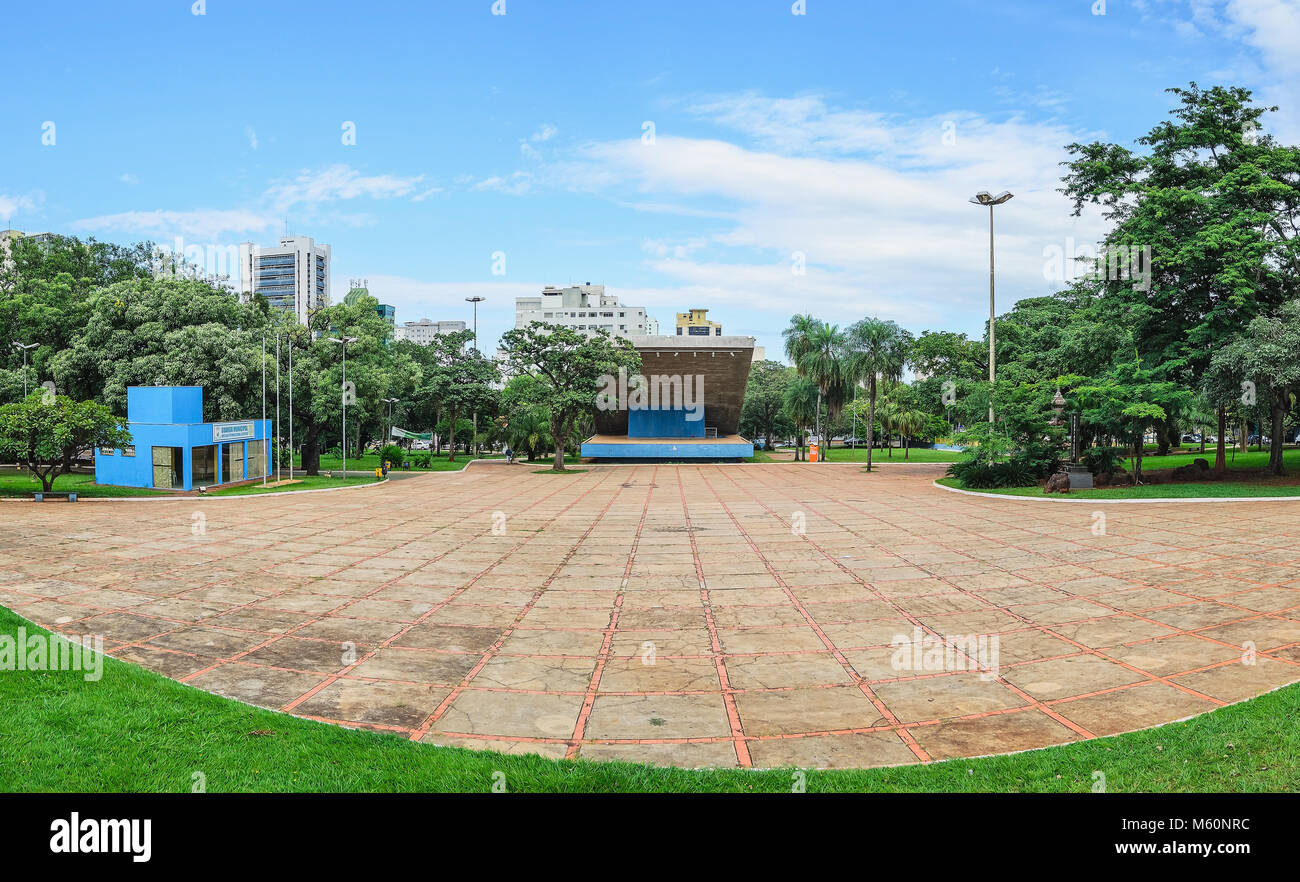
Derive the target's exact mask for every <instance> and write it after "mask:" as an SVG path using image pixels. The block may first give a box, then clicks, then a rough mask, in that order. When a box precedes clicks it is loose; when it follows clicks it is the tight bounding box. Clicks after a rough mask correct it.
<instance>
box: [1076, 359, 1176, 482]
mask: <svg viewBox="0 0 1300 882" xmlns="http://www.w3.org/2000/svg"><path fill="white" fill-rule="evenodd" d="M1063 379H1064V381H1065V382H1066V383H1067V384H1072V381H1073V380H1074V379H1076V378H1068V377H1067V378H1063ZM1072 394H1073V395H1074V396H1075V397H1076V399H1077V401H1078V402H1079V404H1080V409H1081V416H1082V418H1083V419H1086V420H1088V421H1089V422H1091V423H1093V424H1097V425H1102V426H1104V427H1106V429H1107V430H1108V431H1109V432H1110V433H1111V434H1114V435H1116V436H1119V437H1127V438H1129V439H1131V442H1130V443H1131V444H1132V445H1133V449H1134V452H1135V459H1134V467H1133V481H1134V483H1135V484H1140V483H1141V482H1142V459H1143V455H1144V453H1145V448H1146V443H1145V437H1146V433H1147V431H1148V430H1150V429H1152V428H1153V427H1155V426H1157V425H1160V424H1162V423H1164V422H1165V420H1166V419H1168V417H1169V414H1171V413H1176V412H1177V411H1178V410H1179V409H1181V408H1185V407H1187V405H1188V402H1189V401H1190V399H1191V392H1190V391H1189V390H1188V389H1185V388H1182V387H1181V386H1180V385H1178V384H1177V383H1174V382H1172V381H1169V380H1165V379H1162V378H1161V377H1160V371H1159V370H1156V369H1150V368H1146V367H1144V366H1143V365H1142V359H1141V358H1140V357H1138V356H1136V355H1135V356H1134V358H1133V360H1132V361H1128V362H1123V363H1121V364H1117V365H1115V366H1114V368H1112V369H1111V371H1110V372H1108V373H1107V374H1106V375H1105V376H1103V377H1100V378H1097V379H1095V380H1093V381H1091V382H1088V381H1084V382H1082V383H1080V384H1079V385H1076V386H1074V388H1073V390H1072Z"/></svg>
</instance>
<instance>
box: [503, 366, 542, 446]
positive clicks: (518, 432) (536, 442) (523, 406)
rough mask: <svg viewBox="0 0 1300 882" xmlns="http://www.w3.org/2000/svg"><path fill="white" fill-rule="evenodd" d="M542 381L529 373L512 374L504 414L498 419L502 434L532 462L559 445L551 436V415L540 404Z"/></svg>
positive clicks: (504, 401) (504, 393) (505, 390)
mask: <svg viewBox="0 0 1300 882" xmlns="http://www.w3.org/2000/svg"><path fill="white" fill-rule="evenodd" d="M541 386H542V381H541V380H538V379H537V378H536V377H533V376H530V375H528V374H522V375H520V376H517V377H511V378H510V379H509V380H508V381H507V382H506V385H505V388H504V389H502V390H501V408H500V409H501V416H500V417H498V418H497V423H498V425H500V426H501V429H502V437H503V439H504V440H505V441H506V443H508V444H509V445H510V448H511V449H512V450H513V451H514V452H515V454H516V455H518V454H520V453H522V454H524V456H526V457H527V458H528V460H529V462H532V461H533V460H535V459H537V458H538V457H539V456H541V455H542V454H543V453H544V452H545V451H547V450H553V449H554V448H555V439H554V438H552V437H551V415H550V412H549V411H548V410H547V409H546V407H545V406H543V405H540V404H538V403H537V399H538V396H539V395H541V394H542V390H541Z"/></svg>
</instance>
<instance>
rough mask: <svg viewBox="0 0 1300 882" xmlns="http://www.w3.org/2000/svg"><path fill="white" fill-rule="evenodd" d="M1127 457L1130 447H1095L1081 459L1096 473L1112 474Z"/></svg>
mask: <svg viewBox="0 0 1300 882" xmlns="http://www.w3.org/2000/svg"><path fill="white" fill-rule="evenodd" d="M1127 457H1128V449H1127V448H1124V447H1093V448H1090V449H1089V450H1087V451H1086V452H1085V453H1084V454H1083V456H1081V457H1080V459H1082V460H1083V464H1084V465H1086V466H1087V467H1088V471H1090V472H1092V473H1093V474H1094V475H1111V474H1114V473H1115V469H1117V468H1119V467H1120V466H1121V464H1122V463H1123V462H1124V460H1125V459H1126V458H1127Z"/></svg>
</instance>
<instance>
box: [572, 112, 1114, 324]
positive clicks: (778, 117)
mask: <svg viewBox="0 0 1300 882" xmlns="http://www.w3.org/2000/svg"><path fill="white" fill-rule="evenodd" d="M693 112H695V113H697V114H703V113H705V112H708V113H712V114H714V119H713V121H714V122H716V123H717V124H718V125H721V126H723V127H725V128H731V129H738V130H739V131H740V132H741V133H742V135H743V136H744V138H742V139H741V140H742V141H743V140H749V141H752V142H754V146H745V145H743V144H738V143H732V142H730V141H725V140H717V139H705V138H683V137H674V136H671V135H664V134H662V131H663V130H662V128H661V129H660V131H661V134H660V135H659V137H658V138H657V140H656V143H655V144H653V145H646V144H643V143H642V142H641V141H640V140H639V139H635V140H634V139H629V140H625V141H613V142H601V143H595V144H590V145H587V146H586V147H584V148H583V149H582V152H581V155H580V157H579V159H578V160H577V161H576V162H573V163H571V164H568V165H566V166H564V167H561V168H558V169H556V170H555V174H556V175H558V176H559V178H560V179H561V180H563V182H564V183H565V184H567V185H568V186H569V187H570V188H572V189H577V190H584V191H588V192H595V193H599V194H601V195H606V196H609V197H610V198H613V199H614V200H615V201H621V202H622V203H623V204H628V205H632V206H638V207H644V206H652V207H653V208H652V209H651V208H643V209H642V210H659V211H673V210H674V209H675V208H681V209H683V211H682V213H683V214H698V213H701V212H704V211H707V212H709V213H710V215H711V216H712V217H714V218H717V219H718V220H719V221H721V223H719V224H718V225H717V229H715V230H714V231H712V232H711V233H710V234H708V236H707V238H706V240H705V241H704V242H701V241H700V239H699V237H698V236H680V237H672V236H657V237H655V238H654V239H653V240H651V241H648V242H647V243H646V245H645V248H644V250H645V253H646V255H647V256H646V263H645V266H646V267H647V268H648V269H651V270H653V271H654V272H656V273H659V274H661V275H662V276H664V277H665V278H667V279H670V280H671V281H673V282H675V283H677V284H679V285H680V286H681V287H682V290H683V291H685V292H693V296H697V297H699V298H700V299H701V300H702V301H703V302H706V303H713V304H717V305H719V306H723V305H726V306H730V307H733V309H732V310H731V314H732V315H733V316H736V315H744V316H745V320H746V321H754V320H756V318H755V317H754V316H752V315H751V314H750V310H757V311H759V312H765V313H770V315H771V316H772V317H773V319H775V320H778V321H781V322H782V323H783V320H784V319H783V317H788V316H789V315H790V314H791V313H792V312H794V311H796V310H797V309H801V308H809V309H812V310H813V311H814V312H816V313H817V314H819V315H821V316H823V317H825V318H827V319H828V320H831V321H838V322H848V321H852V320H855V319H857V318H861V317H862V316H864V315H867V314H879V315H881V316H885V317H889V318H895V319H898V320H899V321H901V322H903V323H904V324H906V325H908V326H909V327H918V326H924V325H925V324H927V323H930V324H934V323H942V324H945V325H949V326H952V325H954V324H958V325H959V326H961V327H963V328H965V329H968V330H978V328H979V326H980V322H981V316H982V315H983V314H984V311H985V309H986V308H987V302H988V301H987V279H988V226H987V223H988V221H987V217H988V216H987V212H985V211H982V210H980V209H978V208H977V207H975V206H973V205H971V204H970V203H969V201H968V200H969V197H970V196H971V195H972V194H973V193H975V192H976V191H978V190H984V189H987V190H991V191H994V192H996V191H998V190H1002V189H1009V190H1011V191H1013V192H1014V193H1015V194H1016V198H1015V199H1014V200H1013V201H1012V202H1011V203H1009V204H1008V205H1006V206H1005V207H1003V208H999V209H998V216H997V226H998V238H997V249H998V254H997V258H998V281H999V288H1000V290H1001V291H1003V292H1005V293H1003V295H1002V296H1001V297H1000V298H999V304H1000V307H999V308H1000V309H1005V308H1006V307H1008V306H1009V305H1010V303H1011V302H1012V301H1013V300H1015V299H1019V298H1021V297H1025V296H1033V295H1040V294H1045V293H1048V292H1050V291H1051V290H1054V289H1055V288H1059V287H1061V285H1060V284H1059V283H1058V282H1054V281H1049V280H1047V279H1045V278H1044V269H1043V268H1044V263H1045V257H1044V249H1045V248H1047V247H1049V246H1051V245H1056V246H1058V247H1062V248H1064V247H1065V246H1066V244H1067V238H1068V237H1074V238H1075V239H1076V240H1077V241H1078V243H1079V244H1081V245H1082V244H1089V243H1092V242H1095V241H1096V240H1097V239H1098V238H1099V237H1100V235H1101V233H1102V231H1103V226H1102V224H1101V222H1100V220H1099V219H1097V218H1093V217H1085V218H1083V219H1074V218H1071V217H1070V205H1069V203H1068V202H1067V200H1066V199H1065V198H1064V197H1062V196H1061V195H1060V194H1059V193H1057V192H1056V188H1057V187H1059V186H1060V181H1059V177H1060V173H1061V169H1060V166H1059V163H1060V162H1061V161H1062V160H1063V159H1065V158H1066V156H1067V154H1066V152H1065V149H1064V145H1066V144H1069V143H1071V142H1073V141H1076V140H1081V139H1086V138H1088V137H1089V133H1086V132H1078V131H1074V130H1071V129H1069V128H1067V127H1065V126H1064V125H1061V124H1044V123H1032V122H1028V121H1026V120H1024V119H1021V118H1018V117H1013V118H1010V119H1007V120H1001V121H995V120H991V119H988V118H985V117H982V116H979V115H976V114H972V113H969V112H961V111H953V112H951V113H946V114H939V115H936V116H933V117H927V118H922V119H911V120H898V119H889V118H886V117H885V116H883V115H881V114H876V113H870V112H865V111H852V110H849V111H845V110H838V109H835V108H831V107H829V106H828V105H827V104H826V103H825V102H824V101H823V100H822V99H820V98H817V97H803V98H799V99H793V100H785V99H766V98H763V97H761V96H757V95H754V94H753V93H744V94H742V95H738V96H734V97H733V98H731V99H728V98H726V97H725V96H724V97H713V98H711V99H709V100H708V101H707V102H703V103H699V104H696V105H694V107H693ZM945 136H947V137H945ZM629 194H631V195H629ZM796 252H798V253H799V254H801V255H802V258H799V257H798V256H797V255H796ZM800 259H801V260H802V261H803V262H804V263H805V264H806V267H805V272H803V273H802V274H799V273H796V272H794V271H792V270H793V269H794V268H795V267H796V265H797V261H799V260H800ZM679 304H680V298H679Z"/></svg>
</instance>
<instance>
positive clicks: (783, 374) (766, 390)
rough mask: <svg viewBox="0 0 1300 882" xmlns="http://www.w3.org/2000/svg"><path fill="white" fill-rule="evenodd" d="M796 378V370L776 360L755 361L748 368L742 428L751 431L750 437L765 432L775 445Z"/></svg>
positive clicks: (763, 435)
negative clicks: (788, 394)
mask: <svg viewBox="0 0 1300 882" xmlns="http://www.w3.org/2000/svg"><path fill="white" fill-rule="evenodd" d="M793 378H794V371H792V370H791V369H790V368H788V367H786V366H785V365H783V364H781V363H780V362H777V361H759V362H755V363H754V365H753V367H751V368H750V370H749V381H748V382H747V383H746V386H745V404H744V406H743V408H742V409H741V414H740V421H741V425H742V426H743V428H742V430H741V431H745V432H749V433H750V436H751V437H755V436H758V435H762V437H763V439H764V441H765V442H766V445H767V449H768V450H771V449H772V447H773V441H774V440H775V439H774V436H775V434H776V433H777V432H778V431H780V430H781V429H782V428H784V426H783V423H785V422H786V421H785V420H784V419H783V414H782V405H783V404H784V400H785V390H786V389H787V388H789V386H790V382H791V380H792V379H793Z"/></svg>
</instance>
